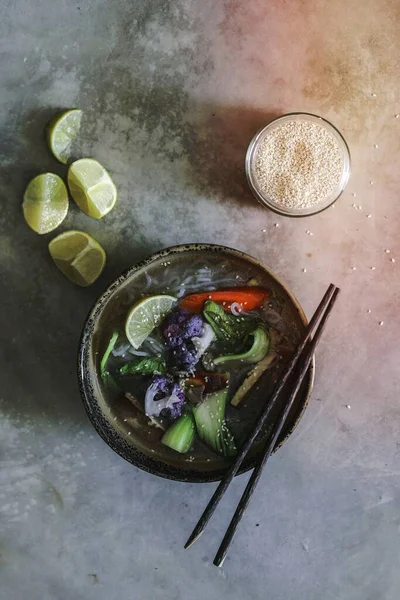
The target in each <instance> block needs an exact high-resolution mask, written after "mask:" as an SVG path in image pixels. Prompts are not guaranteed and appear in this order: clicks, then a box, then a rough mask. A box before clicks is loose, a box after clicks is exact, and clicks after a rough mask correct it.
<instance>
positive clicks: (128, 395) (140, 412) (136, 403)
mask: <svg viewBox="0 0 400 600" xmlns="http://www.w3.org/2000/svg"><path fill="white" fill-rule="evenodd" d="M125 398H127V399H128V400H129V402H131V404H132V405H133V406H134V407H135V408H136V410H137V413H138V415H145V414H146V413H145V412H144V408H143V406H142V404H141V402H139V400H138V399H137V398H136V396H134V395H133V394H131V393H130V392H125ZM146 417H147V415H146ZM139 422H141V419H140V420H139ZM148 423H150V424H151V425H154V426H155V427H157V428H158V429H162V430H163V431H165V429H166V427H165V425H164V422H163V419H157V418H156V417H149V418H148ZM148 423H146V425H147V424H148Z"/></svg>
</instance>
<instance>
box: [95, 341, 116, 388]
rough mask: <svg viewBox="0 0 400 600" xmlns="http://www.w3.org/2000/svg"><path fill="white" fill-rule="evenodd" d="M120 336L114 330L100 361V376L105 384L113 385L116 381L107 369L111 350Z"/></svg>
mask: <svg viewBox="0 0 400 600" xmlns="http://www.w3.org/2000/svg"><path fill="white" fill-rule="evenodd" d="M118 337H119V333H118V331H114V333H113V334H112V336H111V339H110V341H109V342H108V345H107V348H106V349H105V352H104V354H103V357H102V359H101V362H100V377H101V379H102V381H103V383H104V384H105V385H111V386H113V387H114V386H115V381H114V378H113V376H112V375H111V374H110V372H109V371H108V369H107V362H108V359H109V358H110V354H111V352H112V351H113V350H114V348H115V344H116V343H117V340H118Z"/></svg>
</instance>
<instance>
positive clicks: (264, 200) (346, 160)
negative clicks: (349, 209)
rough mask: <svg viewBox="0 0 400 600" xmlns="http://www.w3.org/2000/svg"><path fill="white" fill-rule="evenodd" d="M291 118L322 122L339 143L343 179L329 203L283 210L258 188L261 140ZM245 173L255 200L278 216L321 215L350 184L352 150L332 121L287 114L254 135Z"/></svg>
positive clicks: (247, 156) (317, 117)
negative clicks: (257, 160) (256, 166)
mask: <svg viewBox="0 0 400 600" xmlns="http://www.w3.org/2000/svg"><path fill="white" fill-rule="evenodd" d="M291 117H292V118H294V119H293V120H304V121H307V120H308V121H309V122H316V121H319V122H322V125H323V126H324V127H325V128H326V129H327V130H328V131H330V132H331V133H332V134H333V135H334V137H335V139H336V140H337V141H338V143H339V146H340V150H341V154H342V160H343V169H342V175H341V179H340V182H339V184H338V186H337V188H336V189H335V190H334V192H333V193H332V195H331V196H328V200H327V201H325V202H321V203H319V204H317V205H316V206H315V207H309V208H308V209H286V210H285V208H283V207H282V208H280V207H279V206H278V205H277V203H275V202H274V201H273V200H272V199H271V198H269V197H268V196H266V195H265V194H263V193H262V192H261V190H260V189H259V187H258V186H257V182H256V179H255V177H254V174H253V166H254V158H255V156H256V154H257V149H258V146H259V144H260V142H261V140H262V139H264V137H265V135H266V134H267V132H268V130H270V129H273V128H275V127H276V126H277V123H278V122H279V121H288V120H289V119H290V118H291ZM245 172H246V178H247V183H248V184H249V187H250V189H251V191H252V193H253V195H254V196H255V198H256V199H257V200H258V201H259V203H260V204H261V205H262V206H264V207H266V208H269V209H270V210H271V211H273V212H275V213H276V214H279V215H282V216H285V217H294V218H302V217H309V216H312V215H316V214H319V213H321V212H323V211H324V210H326V209H327V208H329V207H330V206H332V205H333V204H334V203H335V202H336V201H337V200H338V198H340V196H341V195H342V193H343V192H344V190H345V189H346V186H347V184H348V182H349V179H350V175H351V155H350V149H349V146H348V144H347V142H346V140H345V138H344V136H343V134H342V133H341V132H340V131H339V129H337V127H335V125H333V124H332V123H331V122H330V121H328V120H327V119H325V118H324V117H321V116H319V115H316V114H314V113H307V112H291V113H285V114H284V115H281V116H279V117H276V118H275V119H273V120H272V121H270V122H269V123H267V124H266V125H264V126H263V127H261V129H259V130H258V131H257V133H256V134H255V135H254V137H253V138H252V140H251V141H250V144H249V146H248V148H247V152H246V158H245Z"/></svg>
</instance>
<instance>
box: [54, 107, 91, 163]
mask: <svg viewBox="0 0 400 600" xmlns="http://www.w3.org/2000/svg"><path fill="white" fill-rule="evenodd" d="M81 118H82V111H81V110H79V109H78V108H73V109H71V110H67V111H64V112H62V113H59V114H57V115H56V116H55V117H53V118H52V120H51V121H50V123H49V124H48V125H47V127H46V138H47V143H48V145H49V148H50V150H51V152H52V153H53V155H54V156H55V157H56V159H57V160H59V161H60V162H61V163H63V164H64V165H65V164H66V163H67V161H68V159H69V157H70V154H71V145H72V142H73V141H74V140H75V138H76V137H77V135H78V133H79V129H80V126H81Z"/></svg>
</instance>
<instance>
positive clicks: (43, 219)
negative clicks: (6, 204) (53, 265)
mask: <svg viewBox="0 0 400 600" xmlns="http://www.w3.org/2000/svg"><path fill="white" fill-rule="evenodd" d="M22 210H23V211H24V217H25V221H26V222H27V223H28V225H29V227H30V228H31V229H33V231H36V233H40V234H42V233H48V232H49V231H53V229H55V228H56V227H58V226H59V225H60V223H62V222H63V221H64V219H65V217H66V216H67V212H68V191H67V187H66V185H65V183H64V182H63V180H62V179H61V177H59V176H58V175H54V173H42V175H37V177H35V178H34V179H32V181H30V182H29V183H28V187H27V188H26V190H25V194H24V200H23V203H22Z"/></svg>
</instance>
